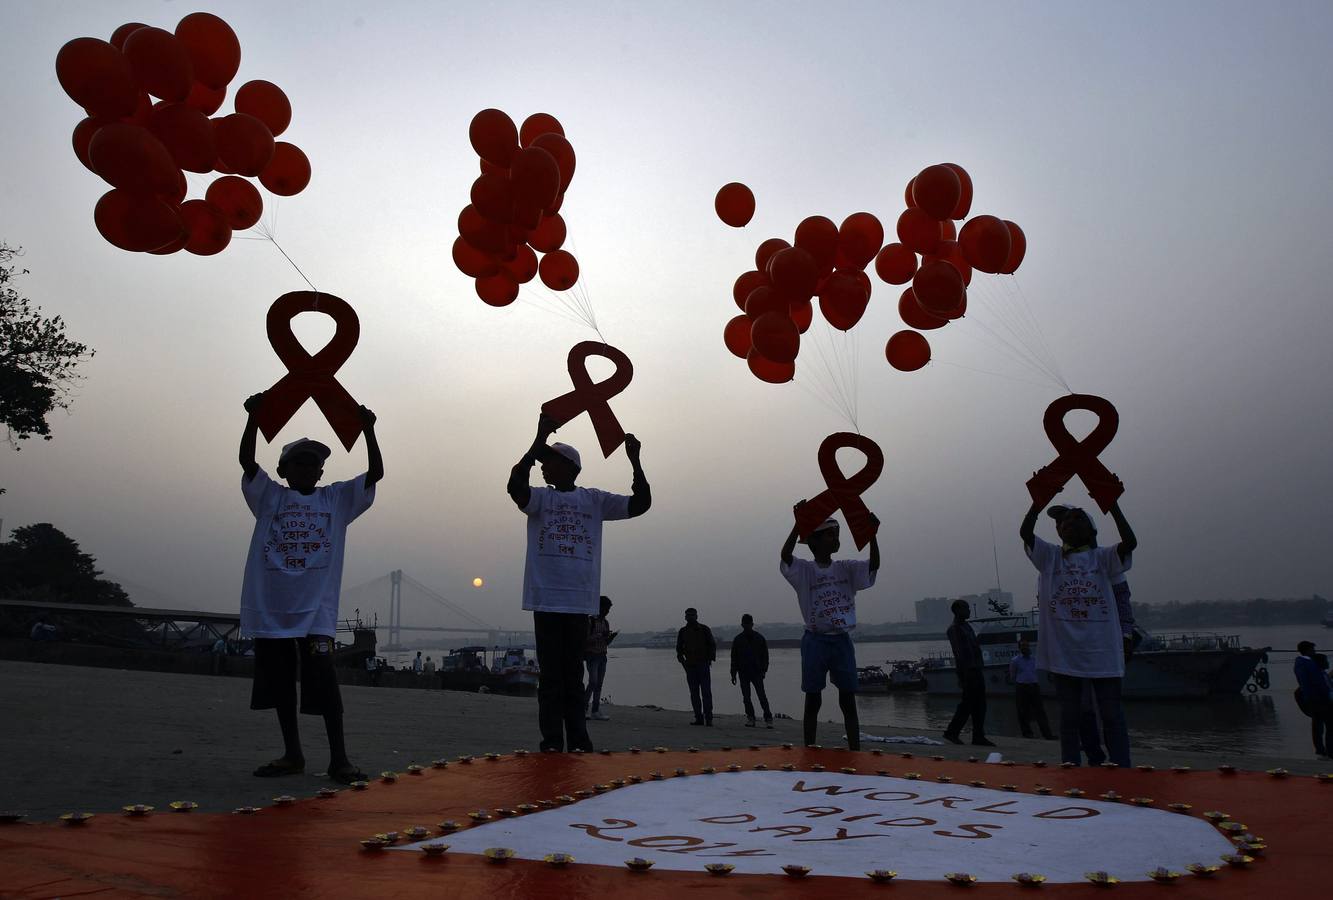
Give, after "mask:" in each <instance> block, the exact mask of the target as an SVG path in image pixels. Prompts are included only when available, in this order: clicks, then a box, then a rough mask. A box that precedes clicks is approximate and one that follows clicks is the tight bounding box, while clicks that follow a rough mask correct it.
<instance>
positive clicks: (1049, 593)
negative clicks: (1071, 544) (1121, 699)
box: [1027, 538, 1132, 678]
mask: <svg viewBox="0 0 1333 900" xmlns="http://www.w3.org/2000/svg"><path fill="white" fill-rule="evenodd" d="M1027 554H1028V559H1030V560H1032V564H1033V565H1034V566H1036V567H1037V572H1038V577H1037V611H1038V612H1037V668H1039V669H1043V670H1045V671H1047V672H1056V673H1058V674H1061V675H1075V676H1078V677H1080V678H1121V677H1123V676H1124V674H1125V651H1124V642H1123V637H1122V635H1121V631H1120V616H1119V614H1118V613H1117V612H1116V605H1115V594H1114V593H1113V592H1112V590H1111V584H1112V583H1113V582H1115V581H1117V580H1119V579H1120V578H1121V577H1122V576H1123V575H1124V573H1125V572H1127V571H1128V570H1129V568H1130V565H1131V563H1132V559H1126V560H1125V561H1124V562H1123V563H1122V562H1121V561H1120V553H1119V552H1118V551H1117V550H1116V548H1115V547H1093V548H1092V549H1090V550H1080V551H1077V552H1074V553H1070V554H1068V555H1066V554H1064V553H1063V552H1062V551H1061V548H1060V546H1059V545H1058V544H1051V543H1048V542H1046V541H1043V540H1042V539H1041V538H1033V541H1032V549H1031V550H1028V551H1027Z"/></svg>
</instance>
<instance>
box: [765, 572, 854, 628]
mask: <svg viewBox="0 0 1333 900" xmlns="http://www.w3.org/2000/svg"><path fill="white" fill-rule="evenodd" d="M778 569H779V571H781V572H782V577H783V578H785V579H787V581H788V583H790V584H791V586H792V587H793V588H795V589H796V602H797V604H799V605H800V607H801V620H802V621H803V622H804V623H805V630H806V631H813V632H815V633H816V634H845V633H847V632H849V631H851V630H852V629H853V628H855V627H856V592H857V591H863V590H865V589H866V588H868V587H870V586H871V585H873V584H874V583H875V573H874V572H872V571H870V563H869V562H868V561H866V560H863V559H835V560H833V562H831V563H829V564H828V565H827V566H825V567H822V568H821V567H820V566H819V565H818V564H816V563H815V562H814V561H813V560H809V559H800V558H796V557H793V558H792V561H791V565H787V564H786V563H785V562H782V561H779V562H778Z"/></svg>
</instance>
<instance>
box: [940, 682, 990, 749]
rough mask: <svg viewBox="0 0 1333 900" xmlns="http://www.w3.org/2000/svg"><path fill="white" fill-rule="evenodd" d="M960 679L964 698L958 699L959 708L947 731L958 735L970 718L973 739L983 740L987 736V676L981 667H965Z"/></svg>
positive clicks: (955, 735)
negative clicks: (982, 672) (983, 673)
mask: <svg viewBox="0 0 1333 900" xmlns="http://www.w3.org/2000/svg"><path fill="white" fill-rule="evenodd" d="M958 681H959V684H961V685H962V688H963V699H962V700H960V701H958V709H957V710H955V711H954V714H953V721H951V722H950V723H949V727H948V728H947V729H945V733H946V734H952V735H953V736H954V737H957V736H958V735H959V733H960V732H961V731H962V730H963V726H964V725H966V724H967V720H968V719H969V718H970V719H971V720H972V740H973V741H980V740H983V739H985V737H986V678H985V676H984V675H982V674H981V670H980V669H963V670H961V671H959V673H958Z"/></svg>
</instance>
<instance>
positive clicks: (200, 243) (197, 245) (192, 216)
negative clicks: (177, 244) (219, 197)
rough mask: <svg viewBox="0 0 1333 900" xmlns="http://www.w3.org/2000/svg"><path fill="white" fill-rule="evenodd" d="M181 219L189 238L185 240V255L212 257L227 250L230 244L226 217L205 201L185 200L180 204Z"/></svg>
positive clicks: (229, 227)
mask: <svg viewBox="0 0 1333 900" xmlns="http://www.w3.org/2000/svg"><path fill="white" fill-rule="evenodd" d="M181 218H182V219H183V220H184V221H185V227H186V228H188V229H189V230H190V236H189V237H188V238H186V240H185V250H186V252H187V253H194V254H196V255H197V256H212V255H213V254H215V253H221V252H222V251H223V250H225V249H227V245H228V244H230V243H231V226H230V225H228V224H227V217H226V215H225V214H223V212H222V210H220V209H218V208H217V207H216V206H214V205H213V204H211V203H209V202H208V201H207V200H187V201H185V202H184V203H182V204H181Z"/></svg>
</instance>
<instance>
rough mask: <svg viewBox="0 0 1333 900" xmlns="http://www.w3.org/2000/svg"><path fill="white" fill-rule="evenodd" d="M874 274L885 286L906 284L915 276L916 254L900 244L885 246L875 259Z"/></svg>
mask: <svg viewBox="0 0 1333 900" xmlns="http://www.w3.org/2000/svg"><path fill="white" fill-rule="evenodd" d="M875 274H876V275H878V276H879V277H880V280H881V281H884V282H885V283H887V284H907V282H909V281H911V280H912V276H913V275H914V274H916V254H915V253H913V252H912V251H911V250H908V249H907V248H906V247H904V246H903V245H902V244H885V245H884V249H882V250H880V251H879V254H878V255H877V256H876V257H875Z"/></svg>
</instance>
